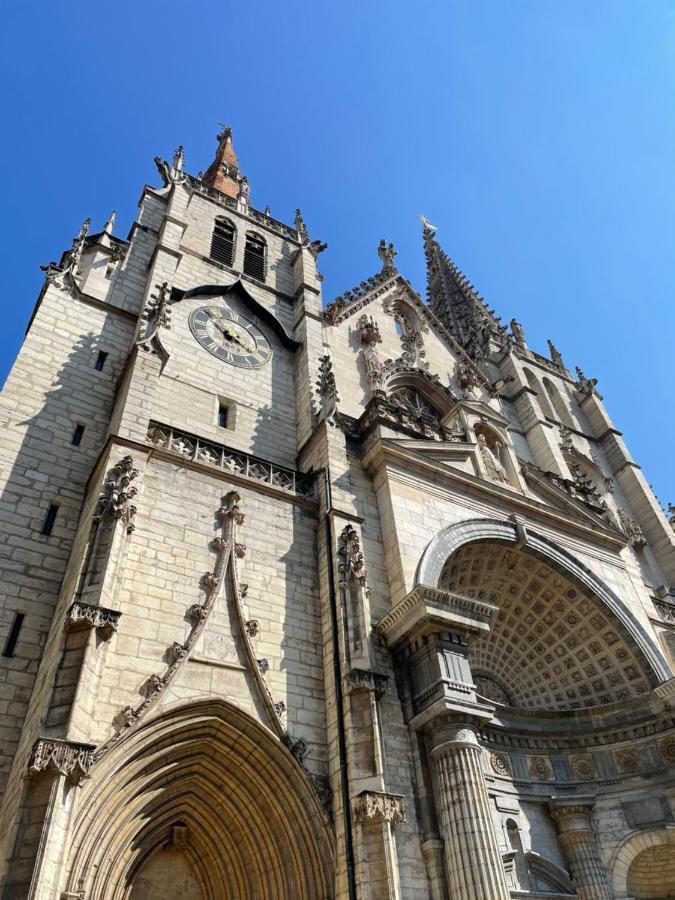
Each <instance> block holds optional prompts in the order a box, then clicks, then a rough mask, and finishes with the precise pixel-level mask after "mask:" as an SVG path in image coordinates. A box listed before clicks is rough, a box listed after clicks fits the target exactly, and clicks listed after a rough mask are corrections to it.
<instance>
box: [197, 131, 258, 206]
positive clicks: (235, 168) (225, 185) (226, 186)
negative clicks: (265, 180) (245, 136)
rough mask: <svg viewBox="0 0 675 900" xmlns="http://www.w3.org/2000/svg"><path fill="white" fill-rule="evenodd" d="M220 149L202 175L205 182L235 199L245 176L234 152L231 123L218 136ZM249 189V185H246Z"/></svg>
mask: <svg viewBox="0 0 675 900" xmlns="http://www.w3.org/2000/svg"><path fill="white" fill-rule="evenodd" d="M217 141H218V149H217V150H216V155H215V157H214V159H213V162H212V163H211V165H210V166H209V167H208V169H207V170H206V172H205V173H204V175H203V177H202V181H203V182H204V184H208V185H210V186H211V187H213V188H215V189H216V190H217V191H221V192H222V193H223V194H227V195H228V197H233V198H234V199H235V200H236V199H237V198H238V197H239V194H240V191H241V185H242V182H245V178H244V177H243V175H242V174H241V172H240V171H239V162H238V160H237V154H236V153H235V152H234V146H233V144H232V129H231V128H230V126H229V125H224V126H223V130H222V131H221V132H220V134H219V135H218V137H217ZM246 189H248V185H247V186H246Z"/></svg>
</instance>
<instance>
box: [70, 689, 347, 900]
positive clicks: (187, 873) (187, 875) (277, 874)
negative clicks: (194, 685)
mask: <svg viewBox="0 0 675 900" xmlns="http://www.w3.org/2000/svg"><path fill="white" fill-rule="evenodd" d="M78 808H79V813H78V815H77V818H76V821H75V823H74V827H73V832H72V834H73V840H72V844H71V858H70V862H69V876H68V891H71V892H73V893H75V892H77V891H84V892H85V893H86V896H87V898H90V900H139V898H140V897H143V898H144V900H146V898H151V900H154V897H155V896H157V897H159V896H167V895H168V894H167V891H168V892H169V894H170V895H171V896H176V897H180V898H181V900H237V898H241V897H247V898H251V900H254V898H255V900H296V898H297V900H327V898H329V897H331V896H332V891H333V869H334V850H335V848H334V835H333V831H332V827H331V825H330V822H329V819H328V817H327V815H326V813H325V811H324V810H323V808H322V806H321V803H320V801H319V798H318V795H317V794H316V791H315V790H314V789H313V787H312V786H311V785H310V783H309V781H308V779H307V776H306V774H305V773H304V772H303V770H302V768H301V767H300V765H299V764H298V762H297V761H296V760H295V759H294V757H293V756H292V755H291V753H290V752H289V751H288V750H287V749H286V748H285V747H283V746H282V745H281V744H280V743H279V741H278V740H277V739H276V738H275V737H274V736H273V735H272V734H271V733H270V732H269V731H267V730H266V729H265V728H264V727H262V726H261V725H260V724H259V723H257V722H256V721H254V720H253V719H251V718H250V716H248V715H246V714H245V713H243V712H242V711H241V710H239V709H237V708H236V707H234V706H232V705H231V704H228V703H226V702H224V701H219V700H218V701H216V700H214V701H204V702H202V703H197V704H191V705H190V706H189V707H186V706H180V707H177V708H174V709H170V710H167V711H165V712H164V713H162V714H161V715H159V716H157V717H156V718H154V719H152V720H150V721H148V722H147V723H145V724H144V725H143V726H142V727H141V728H139V729H138V731H136V732H135V733H132V734H131V735H129V737H128V738H127V740H125V741H123V742H122V743H121V745H120V746H118V747H116V748H115V750H113V751H112V752H111V753H110V755H109V756H107V757H104V759H103V760H101V761H100V763H99V764H98V766H97V767H96V768H95V770H94V773H93V776H92V778H91V780H90V781H89V782H88V783H87V784H86V785H85V787H84V789H83V792H82V796H81V797H80V800H79V804H78ZM172 878H173V879H177V880H178V882H179V884H180V891H178V890H177V887H178V885H176V884H172ZM174 889H176V890H174Z"/></svg>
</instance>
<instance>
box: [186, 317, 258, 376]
mask: <svg viewBox="0 0 675 900" xmlns="http://www.w3.org/2000/svg"><path fill="white" fill-rule="evenodd" d="M189 324H190V330H191V331H192V334H193V335H194V336H195V338H196V339H197V340H198V341H199V343H200V344H201V345H202V347H204V349H205V350H208V351H209V353H211V354H213V356H216V357H217V358H218V359H220V360H222V361H223V362H226V363H230V365H233V366H239V367H240V368H243V369H259V368H260V367H261V366H264V365H265V364H266V363H268V362H269V361H270V359H271V358H272V348H271V347H270V344H269V341H268V340H267V338H266V337H265V335H264V334H263V333H262V331H261V330H260V329H259V328H258V327H257V326H256V325H254V324H253V322H251V321H249V320H248V319H246V318H244V316H242V315H240V314H239V313H238V312H235V310H233V309H231V308H230V307H229V306H225V305H220V304H219V305H218V306H216V305H213V304H211V305H209V306H200V307H199V308H198V309H195V310H193V311H192V312H191V313H190V318H189Z"/></svg>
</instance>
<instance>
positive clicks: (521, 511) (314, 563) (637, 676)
mask: <svg viewBox="0 0 675 900" xmlns="http://www.w3.org/2000/svg"><path fill="white" fill-rule="evenodd" d="M156 162H157V166H158V170H159V175H160V179H159V180H160V182H161V183H160V184H159V186H154V187H148V186H146V187H145V189H144V191H143V195H142V199H141V203H140V211H139V214H138V218H137V221H136V222H135V223H134V224H133V226H132V228H131V231H130V233H129V236H128V238H127V239H123V238H121V237H119V236H117V235H116V234H115V230H114V215H113V216H111V217H110V219H109V220H108V221H107V222H106V223H105V225H104V227H103V229H102V230H101V231H98V232H94V231H93V230H92V229H91V227H90V223H89V221H88V220H86V221H85V223H84V225H83V227H82V229H81V230H80V232H79V234H78V235H77V237H76V238H75V239H74V241H73V244H72V247H71V249H69V250H67V251H66V252H64V253H63V255H62V256H61V258H60V260H58V261H57V262H52V263H50V264H49V265H47V266H45V267H44V270H45V281H44V286H43V288H42V290H41V292H40V295H39V298H38V301H37V305H36V307H35V311H34V313H33V316H32V318H31V320H30V323H29V327H28V331H27V334H26V338H25V341H24V344H23V347H22V349H21V352H20V353H19V356H18V358H17V361H16V363H15V365H14V367H13V369H12V371H11V373H10V375H9V377H8V379H7V382H6V384H5V387H4V391H3V393H2V396H1V399H0V410H1V412H2V424H3V428H2V435H3V441H2V445H1V450H0V454H1V462H2V465H1V466H0V476H1V477H2V497H1V500H0V513H1V520H2V529H3V530H2V541H1V542H0V559H1V560H2V578H1V579H0V596H1V597H2V606H1V610H2V612H1V616H0V646H1V647H2V656H0V704H1V710H2V731H1V737H2V740H1V741H0V792H2V795H3V800H2V806H1V812H0V866H1V869H0V900H24V898H31V900H59V898H62V900H160V898H161V900H164V898H166V897H173V898H179V900H331V898H338V900H442V898H453V900H506V898H509V897H514V898H531V900H537V898H539V900H544V898H548V900H562V898H573V897H576V898H579V900H610V898H629V897H630V898H644V900H657V898H659V900H663V898H666V897H675V865H674V863H673V860H674V859H675V819H674V812H675V728H674V727H673V726H674V724H675V681H674V680H673V670H672V665H673V661H674V658H673V654H674V653H675V588H674V587H673V586H674V585H675V552H674V545H675V534H674V533H673V527H674V526H675V510H671V513H673V517H672V518H671V520H670V521H669V520H668V518H667V517H666V515H665V514H664V512H663V510H662V509H661V507H660V506H659V504H658V502H657V501H656V499H655V497H654V495H653V494H652V492H651V490H650V488H649V486H648V484H647V482H646V481H645V479H644V476H643V475H642V472H641V470H640V468H639V466H638V465H637V464H636V463H635V462H634V460H633V459H632V457H631V455H630V453H629V452H628V450H627V448H626V445H625V443H624V441H623V438H622V436H621V433H620V432H619V431H617V429H616V428H615V426H614V424H613V423H612V421H611V419H610V418H609V416H608V415H607V412H606V411H605V407H604V405H603V401H602V397H601V396H600V394H599V392H598V386H597V383H596V380H595V379H593V378H589V377H586V375H584V374H583V372H581V371H580V370H579V369H577V370H576V374H575V375H573V374H572V373H571V372H570V370H569V369H568V367H567V365H566V363H565V361H564V360H563V357H562V356H561V354H560V352H559V351H558V350H557V349H556V347H555V346H554V345H553V344H552V343H551V342H549V352H548V354H547V355H542V354H540V353H537V352H535V351H534V350H532V349H530V347H529V346H528V344H527V340H526V337H525V333H524V330H523V327H522V326H521V325H520V324H518V323H517V322H516V321H512V322H511V323H510V326H508V327H506V326H504V325H503V324H502V323H501V322H500V320H499V318H498V317H497V316H496V315H495V314H494V313H493V312H492V311H491V310H490V309H489V307H488V306H487V305H486V303H485V302H484V301H483V300H482V299H481V297H480V296H479V295H478V294H477V292H476V291H475V289H474V288H473V287H472V285H471V284H470V283H469V282H468V281H467V279H466V278H465V277H464V276H463V275H462V274H461V273H460V272H459V270H458V269H457V268H456V266H455V265H454V263H453V262H452V261H451V260H450V259H449V258H448V257H447V256H446V255H445V253H444V252H443V250H442V249H441V246H440V244H439V242H438V240H437V237H436V233H435V229H434V227H433V226H432V225H430V224H429V223H428V222H426V221H424V222H423V247H424V253H425V256H426V261H427V269H428V296H427V298H426V300H424V299H422V298H421V297H420V296H419V295H418V294H417V293H416V292H415V291H414V290H413V288H412V287H411V285H410V284H409V283H408V282H407V281H406V280H405V278H404V277H403V276H402V275H401V274H400V273H399V272H398V270H397V268H396V262H395V258H396V251H395V249H394V247H393V246H392V244H389V243H387V242H386V241H384V240H383V241H381V242H380V244H379V247H378V248H377V250H378V255H379V258H380V266H379V271H377V272H376V273H375V274H374V275H371V276H370V277H366V279H365V280H364V281H362V282H361V283H360V284H359V285H358V286H357V287H355V288H352V289H351V290H347V291H345V292H344V293H343V294H342V295H341V296H340V297H338V298H337V299H335V300H333V301H332V302H330V303H328V304H327V305H324V303H323V302H322V296H321V276H320V274H319V273H318V271H317V262H318V260H319V257H320V255H321V253H322V252H323V251H324V250H325V249H326V245H325V244H323V243H322V242H321V241H319V240H312V239H311V238H310V236H309V234H308V229H307V226H306V225H305V223H304V221H303V218H302V216H301V214H300V212H299V211H297V212H296V215H295V220H294V222H293V224H292V225H289V224H285V223H284V222H281V221H279V220H277V219H275V218H273V217H272V215H271V214H270V211H269V209H266V210H265V211H260V210H258V209H256V208H255V207H253V206H252V205H251V201H250V196H249V184H248V181H247V179H246V178H245V177H244V176H243V175H242V173H241V171H240V169H239V164H238V161H237V157H236V155H235V152H234V149H233V146H232V135H231V132H230V129H229V128H226V129H224V130H223V132H222V133H221V134H220V135H219V136H218V149H217V152H216V156H215V159H214V161H213V163H212V164H211V166H210V167H209V168H208V170H207V171H206V173H205V174H204V175H203V176H201V175H200V176H198V177H194V176H192V175H190V174H188V172H187V171H186V170H185V167H184V158H183V151H182V148H179V149H178V151H177V152H176V154H175V156H174V158H173V161H172V162H171V163H167V162H165V161H163V160H161V159H157V160H156Z"/></svg>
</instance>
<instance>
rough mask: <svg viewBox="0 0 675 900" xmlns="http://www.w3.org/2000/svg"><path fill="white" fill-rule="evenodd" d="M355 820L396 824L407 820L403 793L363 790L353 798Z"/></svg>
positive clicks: (365, 822) (364, 822)
mask: <svg viewBox="0 0 675 900" xmlns="http://www.w3.org/2000/svg"><path fill="white" fill-rule="evenodd" d="M352 811H353V814H354V821H356V822H358V823H360V824H361V825H368V824H372V823H378V822H388V823H389V824H390V825H396V823H397V822H405V821H406V817H405V805H404V803H403V794H385V793H383V792H381V791H361V793H360V794H358V795H357V796H356V797H354V799H353V800H352Z"/></svg>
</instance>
